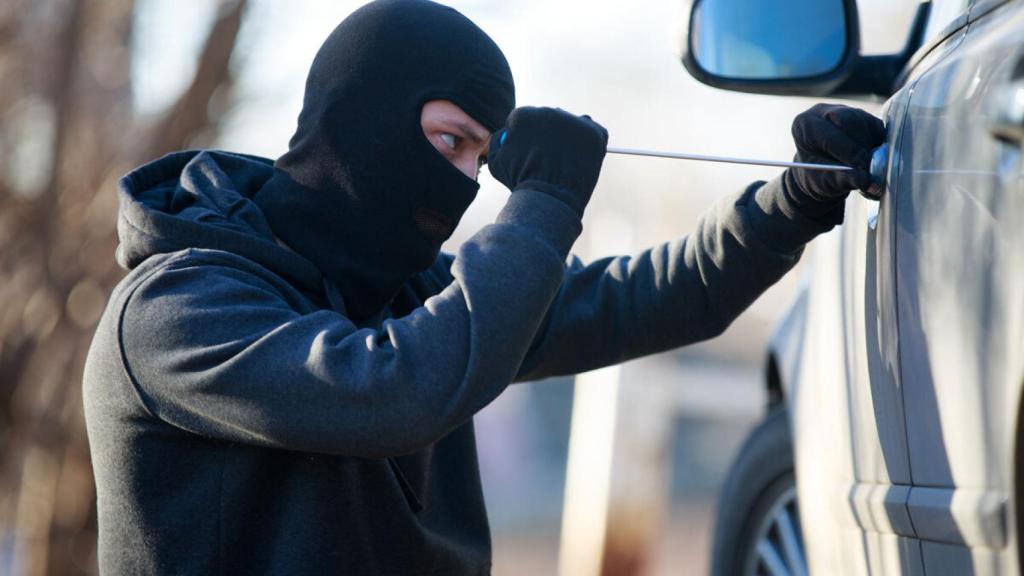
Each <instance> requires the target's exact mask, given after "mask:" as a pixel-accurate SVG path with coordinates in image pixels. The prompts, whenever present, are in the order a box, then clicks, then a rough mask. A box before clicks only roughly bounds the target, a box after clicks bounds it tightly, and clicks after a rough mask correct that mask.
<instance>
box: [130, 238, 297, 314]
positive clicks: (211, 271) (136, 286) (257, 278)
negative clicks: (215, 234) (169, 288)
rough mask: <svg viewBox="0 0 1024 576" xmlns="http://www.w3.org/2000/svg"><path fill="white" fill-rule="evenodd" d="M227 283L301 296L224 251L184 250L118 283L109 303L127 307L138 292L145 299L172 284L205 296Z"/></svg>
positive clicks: (160, 256)
mask: <svg viewBox="0 0 1024 576" xmlns="http://www.w3.org/2000/svg"><path fill="white" fill-rule="evenodd" d="M172 279H173V280H172ZM228 281H230V282H233V283H238V284H239V285H253V286H259V287H263V288H270V289H272V290H273V291H275V292H280V293H282V294H284V293H287V294H288V295H289V296H292V295H298V294H299V293H300V292H299V291H298V290H297V289H296V288H295V287H294V286H292V284H291V283H289V281H288V280H287V279H286V278H284V277H283V276H281V275H279V274H277V273H276V272H274V271H272V270H270V269H269V268H267V267H265V266H262V265H260V264H259V263H257V262H255V261H253V260H250V259H248V258H246V257H244V256H240V255H238V254H235V253H232V252H227V251H224V250H214V249H206V248H185V249H183V250H178V251H176V252H167V253H163V254H156V255H153V256H150V257H149V258H147V259H146V260H145V261H143V262H142V263H141V264H139V266H137V267H135V268H134V269H133V270H132V271H131V272H129V273H128V275H127V276H125V278H124V279H123V280H121V282H120V283H118V285H117V286H116V287H115V289H114V292H113V294H112V295H111V300H112V301H115V300H121V301H123V302H124V303H125V304H127V303H128V301H129V300H131V299H133V297H135V295H136V294H137V293H139V292H142V293H143V299H146V297H147V293H148V292H149V291H152V290H153V287H154V286H156V287H162V288H166V286H163V285H165V284H173V285H174V289H175V290H181V291H199V292H204V291H208V290H211V289H213V288H214V287H215V286H216V285H218V284H220V283H222V282H228ZM158 290H159V288H158ZM136 299H137V297H136Z"/></svg>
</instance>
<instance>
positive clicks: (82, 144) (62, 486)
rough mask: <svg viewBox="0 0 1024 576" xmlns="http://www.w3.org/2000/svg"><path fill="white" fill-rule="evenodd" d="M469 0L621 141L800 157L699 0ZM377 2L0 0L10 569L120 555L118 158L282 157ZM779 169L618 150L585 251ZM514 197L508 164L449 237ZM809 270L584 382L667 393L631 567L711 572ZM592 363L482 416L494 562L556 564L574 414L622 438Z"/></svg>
mask: <svg viewBox="0 0 1024 576" xmlns="http://www.w3.org/2000/svg"><path fill="white" fill-rule="evenodd" d="M448 3H449V4H450V5H452V6H454V7H455V8H457V9H459V10H460V11H462V12H463V13H464V14H466V15H467V16H468V17H469V18H471V19H472V20H474V21H475V22H476V23H477V24H479V25H480V26H481V27H482V28H483V29H484V30H486V31H487V32H488V33H489V34H490V35H491V36H492V37H493V38H494V39H495V40H496V41H497V43H498V44H499V45H500V46H501V47H502V48H503V50H504V51H505V53H506V55H507V57H508V59H509V62H510V63H511V65H512V70H513V72H514V74H515V77H516V84H517V95H518V103H519V105H553V106H559V107H562V108H565V109H567V110H570V111H572V112H575V113H579V114H583V113H587V114H590V115H591V116H593V117H594V118H595V119H596V120H598V121H599V122H601V123H602V124H604V125H605V126H606V127H607V128H608V130H609V132H610V135H611V136H610V144H611V145H615V146H624V147H639V148H653V149H663V150H676V151H687V152H694V153H700V154H721V155H735V156H746V157H754V158H772V159H780V160H782V159H788V158H789V157H791V156H792V154H793V145H792V142H791V140H790V137H789V125H790V122H791V120H792V118H793V116H795V115H796V114H797V113H799V112H800V111H802V110H803V109H805V108H807V107H808V106H810V105H811V104H812V102H810V101H807V100H801V99H793V98H789V99H784V98H773V97H767V96H748V95H740V94H736V93H729V92H722V91H718V90H714V89H712V88H708V87H706V86H703V85H701V84H698V83H697V82H696V81H695V80H693V79H692V78H690V77H689V76H688V75H687V74H686V73H685V71H684V70H683V67H682V66H681V65H680V63H679V61H678V57H677V52H678V50H677V44H678V41H679V36H680V34H679V31H680V29H681V26H682V24H683V22H684V15H685V14H686V13H687V11H688V7H687V6H686V4H685V3H684V2H683V1H681V0H673V1H664V0H633V1H630V2H622V1H610V0H608V1H603V0H602V1H596V0H591V1H586V2H583V1H571V0H504V1H500V2H499V1H490V0H460V1H453V2H448ZM359 4H361V2H350V1H328V0H317V1H313V0H307V1H302V2H281V1H274V0H224V1H218V0H135V1H132V0H0V574H90V573H94V572H96V558H95V546H96V518H95V502H94V492H93V484H92V470H91V468H90V462H89V452H88V444H87V439H86V437H85V428H84V422H83V417H82V408H81V387H80V376H81V372H82V365H83V362H84V357H85V353H86V351H87V348H88V345H89V342H90V338H91V336H92V331H93V329H94V326H95V323H96V321H97V320H98V318H99V316H100V314H101V313H102V310H103V307H104V306H105V304H106V297H107V295H108V294H109V291H110V289H111V287H112V286H113V285H114V284H115V283H116V282H117V281H118V279H119V278H120V277H121V276H122V275H123V273H124V272H123V271H122V270H120V269H119V268H118V267H117V265H116V264H115V262H114V259H113V253H114V249H115V247H116V244H117V240H116V232H115V222H116V210H117V201H116V195H115V190H116V184H117V180H118V178H119V177H120V176H121V175H122V174H124V173H125V172H126V171H128V170H129V169H131V168H132V167H134V166H136V165H138V164H140V163H142V162H145V161H148V160H150V159H153V158H156V157H158V156H160V155H162V154H164V153H166V152H169V151H172V150H176V149H181V148H205V147H215V148H224V149H229V150H233V151H238V152H245V153H250V154H258V155H263V156H267V157H271V158H273V157H276V156H278V155H279V154H281V153H282V152H283V151H284V150H285V149H286V147H287V142H288V138H289V136H290V135H291V133H292V130H293V129H294V126H295V118H296V117H297V115H298V112H299V109H300V107H301V101H302V88H303V85H304V81H305V75H306V71H307V69H308V66H309V64H310V62H311V61H312V58H313V55H314V54H315V52H316V50H317V48H318V47H319V44H320V42H321V41H322V40H323V39H324V38H325V37H326V36H327V34H328V33H329V32H330V31H331V29H332V28H333V27H334V26H335V25H336V24H337V22H339V21H340V20H341V19H342V18H344V17H345V16H346V15H347V14H348V13H349V12H351V11H352V10H353V9H354V8H356V7H357V6H358V5H359ZM915 6H916V2H915V1H913V0H905V1H903V2H891V1H885V0H862V1H861V2H859V7H860V13H861V23H862V24H861V26H862V36H863V37H862V44H863V46H864V51H865V52H867V53H884V52H893V51H895V50H896V49H898V48H899V46H898V45H892V43H891V42H890V43H889V44H885V43H883V42H882V39H884V38H902V37H903V33H902V31H904V30H906V29H907V26H908V23H909V20H910V17H911V15H912V12H913V10H914V8H915ZM766 25H770V23H766ZM860 105H861V106H862V107H865V108H867V109H869V110H871V111H873V112H876V113H877V110H878V106H877V104H872V103H866V104H865V103H860ZM775 174H777V170H773V169H769V168H757V167H742V166H734V165H720V164H700V163H691V162H682V161H672V160H658V159H643V158H626V157H613V156H610V157H608V158H607V159H606V161H605V164H604V171H603V173H602V177H601V181H600V183H599V186H598V190H597V191H596V193H595V197H594V200H593V202H592V203H591V207H590V208H589V209H588V212H587V216H586V218H585V220H584V228H585V230H584V234H583V236H582V237H581V238H580V240H579V241H578V243H577V245H576V247H575V249H574V250H575V252H576V253H577V254H579V255H580V256H581V257H583V258H584V259H585V260H587V259H592V258H595V257H599V256H602V255H606V254H610V253H622V252H629V251H637V250H640V249H643V248H644V247H646V246H649V245H652V244H655V243H659V242H664V241H668V240H672V239H675V238H678V237H680V236H682V235H685V234H687V233H688V232H690V231H691V230H692V229H693V228H694V227H695V225H696V222H697V219H698V217H699V215H700V213H701V212H702V211H703V210H704V209H706V208H707V207H708V206H709V205H710V204H712V203H713V202H715V201H716V199H718V198H720V197H722V196H724V195H727V194H730V193H734V192H736V191H738V190H740V189H741V188H743V187H744V186H745V185H746V184H747V183H749V182H751V181H753V180H756V179H768V178H771V177H773V176H774V175H775ZM506 196H507V192H506V191H505V190H503V189H502V188H501V187H500V186H499V185H498V184H497V183H495V182H494V181H493V180H492V179H490V177H489V175H487V174H486V171H485V174H484V175H483V176H482V188H481V192H480V194H479V196H478V199H477V201H476V203H475V204H474V205H473V206H472V207H471V209H470V211H469V213H468V214H467V215H466V217H465V218H464V219H463V222H462V224H461V225H460V228H459V230H458V231H457V232H456V235H455V237H453V238H452V240H451V241H450V242H449V245H448V248H449V249H453V248H455V247H456V246H457V245H458V243H459V242H461V241H462V240H463V239H465V238H466V237H468V236H469V235H471V234H472V233H473V232H474V231H475V230H476V229H477V228H479V227H480V226H481V225H483V224H485V223H487V222H488V221H489V220H490V219H491V218H493V216H494V215H495V214H496V213H497V211H498V209H499V208H500V207H501V206H502V204H503V202H504V200H505V198H506ZM799 274H800V271H799V269H798V270H797V271H794V272H793V273H791V274H790V275H789V276H787V277H786V278H785V279H784V280H783V281H782V282H780V283H779V284H778V285H777V286H775V287H774V288H772V289H771V290H770V291H769V292H768V293H767V294H766V295H765V296H764V297H763V298H761V300H759V301H758V302H757V303H756V304H755V305H754V306H753V307H752V308H751V309H750V310H749V311H748V312H747V313H745V314H744V315H743V316H742V317H741V318H740V319H739V320H738V321H737V322H736V323H735V324H734V325H733V327H732V328H730V329H729V331H728V332H727V333H726V334H725V335H723V336H721V337H720V338H717V339H715V340H714V341H712V342H708V343H704V344H700V345H697V346H693V347H690V348H687V349H683V350H679V351H677V352H672V353H669V354H664V355H660V356H656V357H651V358H647V359H644V360H641V361H636V362H632V363H630V364H628V365H626V366H623V367H622V368H621V369H617V370H614V371H612V372H605V373H603V374H600V375H596V376H595V375H587V376H583V377H581V378H578V379H577V381H578V382H577V383H578V384H579V385H580V386H581V388H582V387H584V386H587V385H588V382H590V381H593V382H595V384H594V387H595V388H594V389H597V387H599V386H606V385H607V384H608V383H609V382H611V383H612V385H613V386H615V387H616V388H615V390H617V392H616V394H617V396H612V399H613V401H614V402H615V403H616V406H617V408H615V409H614V410H613V411H612V414H614V415H618V416H621V417H622V418H624V420H623V421H619V422H617V425H619V426H620V427H621V426H623V425H624V424H625V425H628V424H629V423H630V422H637V421H640V422H642V421H644V420H645V418H646V417H647V416H648V415H649V414H650V415H651V418H652V419H653V420H654V421H657V422H663V424H662V425H661V426H662V428H661V430H660V432H659V433H658V434H659V436H658V437H659V438H661V439H662V440H660V441H659V442H657V443H656V444H655V448H656V449H655V451H654V452H653V453H652V454H648V455H647V457H648V461H649V462H651V463H653V465H652V466H651V470H653V471H654V472H653V474H654V475H655V476H656V477H657V478H656V479H655V481H654V482H653V484H652V485H653V486H655V487H656V488H657V490H658V491H659V492H662V493H663V497H659V498H660V500H658V501H661V502H662V504H661V505H659V509H658V511H657V513H656V514H655V522H654V524H655V525H656V526H657V530H655V531H653V532H648V533H645V534H644V538H643V540H642V542H640V544H639V547H640V548H641V549H642V550H643V552H642V554H641V555H640V558H641V560H642V561H641V562H640V565H639V566H635V567H634V569H631V571H629V573H646V574H700V573H704V572H706V570H707V558H708V552H709V546H710V534H711V532H710V531H711V529H712V525H713V520H712V518H713V510H714V506H715V497H716V493H717V490H718V488H719V486H720V484H721V482H722V481H723V479H724V475H725V474H726V471H727V468H728V465H729V463H730V460H731V459H732V458H733V456H734V455H735V452H736V450H737V449H738V447H739V445H740V444H741V443H742V441H743V439H744V436H745V434H746V433H747V432H748V431H749V429H750V427H751V426H752V425H753V424H755V423H756V422H757V421H758V420H759V418H760V417H761V416H762V411H763V407H764V402H765V393H764V390H763V385H762V384H761V381H760V377H761V376H760V371H761V363H762V361H763V355H764V351H765V345H766V342H767V339H768V337H769V335H770V331H771V328H772V325H773V323H774V322H775V321H776V319H777V318H779V316H780V315H781V313H782V312H783V311H784V308H785V306H786V304H787V302H788V300H789V298H790V297H791V295H792V294H793V290H794V288H795V286H796V283H797V280H798V276H799ZM577 383H574V382H573V380H571V379H559V380H553V381H545V382H539V383H532V384H524V385H516V386H513V387H512V388H510V389H509V390H508V391H507V392H506V393H505V394H504V395H503V396H501V397H500V398H499V399H498V400H497V401H495V402H494V403H493V404H492V405H490V406H489V407H487V408H486V409H485V410H484V411H483V412H482V413H480V415H479V416H478V418H477V430H478V435H479V438H478V443H479V449H480V458H481V465H482V473H483V477H484V487H485V492H486V497H487V503H488V509H489V512H490V517H491V523H492V529H493V538H494V547H495V567H494V573H495V574H496V575H513V574H554V573H556V572H557V571H558V566H559V553H560V542H562V541H563V538H562V526H563V506H564V503H565V501H566V478H567V463H568V462H569V460H570V458H569V453H570V436H571V434H570V430H571V429H572V430H575V431H576V437H575V438H573V439H572V443H573V450H574V454H576V453H577V452H579V453H580V454H584V453H585V451H586V449H588V447H589V448H593V449H594V450H597V451H601V450H606V449H607V444H608V442H610V440H609V438H608V437H604V436H601V435H596V436H590V435H588V434H586V430H588V428H587V427H586V426H583V425H579V424H576V423H574V421H573V418H574V416H573V413H572V412H573V400H574V386H575V385H576V384H577ZM586 406H594V404H593V403H591V404H586ZM597 406H599V407H600V406H601V405H600V403H598V404H597ZM582 410H584V409H580V411H582ZM649 411H653V412H649ZM655 413H656V414H655ZM618 416H617V417H618ZM585 417H587V415H586V414H583V415H582V416H581V415H580V414H577V415H576V416H575V418H577V419H580V418H585ZM576 458H580V457H578V456H577V457H576ZM627 460H628V458H627ZM627 464H628V462H626V463H624V464H623V465H627ZM617 465H619V464H618V460H616V459H613V460H611V463H610V465H609V466H605V469H606V471H608V470H611V471H614V469H615V466H617ZM581 469H584V468H581ZM593 481H594V483H596V484H600V483H601V482H602V481H603V480H602V479H601V478H594V479H593ZM588 482H589V479H588V478H587V477H585V476H583V477H579V476H578V477H577V478H575V479H574V480H573V483H572V485H573V486H575V487H576V488H574V490H580V489H581V488H580V487H586V486H588V485H589V484H588ZM581 502H582V501H581ZM577 508H578V506H577ZM571 525H572V524H571V523H569V524H567V526H571ZM570 532H571V531H570ZM567 536H568V537H570V538H571V536H572V535H571V534H569V535H567ZM183 553H187V551H183ZM563 562H564V560H563ZM563 567H564V566H563ZM563 571H564V570H563Z"/></svg>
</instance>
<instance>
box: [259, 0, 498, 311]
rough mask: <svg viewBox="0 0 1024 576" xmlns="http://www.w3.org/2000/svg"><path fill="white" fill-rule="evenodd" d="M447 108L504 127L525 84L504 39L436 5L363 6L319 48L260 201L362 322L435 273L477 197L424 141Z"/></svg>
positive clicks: (280, 232) (281, 233)
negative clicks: (439, 104) (517, 82)
mask: <svg viewBox="0 0 1024 576" xmlns="http://www.w3.org/2000/svg"><path fill="white" fill-rule="evenodd" d="M438 99H440V100H450V101H452V102H454V103H455V104H456V105H458V106H459V107H460V108H462V110H464V111H465V112H466V113H467V114H469V115H470V116H472V117H473V118H474V119H475V120H477V121H478V122H480V123H481V124H482V125H483V126H484V127H486V128H487V129H488V130H489V131H491V132H494V131H495V130H497V129H498V128H500V127H501V126H503V125H504V123H505V119H506V117H507V116H508V115H509V113H510V112H511V111H512V109H513V108H514V107H515V87H514V85H513V82H512V72H511V70H510V69H509V66H508V62H507V61H506V60H505V57H504V55H503V54H502V53H501V50H500V49H499V48H498V46H497V45H496V44H495V43H494V41H493V40H491V39H490V37H488V36H487V35H486V34H485V33H484V32H483V31H482V30H480V29H479V28H478V27H477V26H476V25H475V24H473V23H472V22H471V21H470V20H469V19H468V18H466V17H465V16H463V15H462V14H460V13H458V12H457V11H455V10H454V9H452V8H449V7H446V6H442V5H440V4H435V3H433V2H428V1H426V0H378V1H377V2H372V3H370V4H367V5H366V6H363V7H362V8H360V9H358V10H356V11H355V12H354V13H352V15H350V16H349V17H348V18H346V19H345V20H344V21H342V22H341V24H339V25H338V27H337V28H335V29H334V32H332V33H331V35H330V36H329V37H328V38H327V40H326V41H325V42H324V44H323V46H321V47H320V51H319V52H318V53H317V55H316V59H314V61H313V65H312V67H311V68H310V71H309V78H308V80H307V81H306V94H305V99H304V101H303V106H302V113H301V114H300V115H299V121H298V128H297V129H296V131H295V135H294V136H292V139H291V141H290V142H289V149H288V152H287V153H285V154H284V155H283V156H281V157H280V158H279V159H278V160H277V162H276V163H275V166H276V167H277V168H279V169H280V170H278V171H277V172H276V175H275V176H274V177H273V178H272V179H271V180H270V181H269V182H268V183H267V184H266V185H265V186H264V187H263V188H262V189H261V190H260V191H259V192H258V193H257V195H256V197H255V200H256V202H257V204H259V206H260V208H261V209H262V211H263V212H264V214H265V215H266V217H267V220H268V221H269V223H270V227H271V228H272V229H273V231H274V233H275V234H276V235H277V236H278V237H279V238H280V239H281V240H282V241H284V243H285V244H287V245H288V246H289V247H290V248H292V249H293V250H295V251H296V252H298V253H299V254H301V255H303V256H305V257H306V258H308V259H310V260H311V261H312V262H313V263H314V264H315V265H316V266H317V268H319V269H320V271H321V273H323V275H324V276H325V277H326V278H327V279H328V280H329V281H331V282H332V283H333V284H334V285H336V286H337V287H338V289H339V290H340V291H341V295H342V297H343V298H344V300H345V308H346V310H345V311H346V313H347V314H348V316H349V317H350V318H352V319H353V320H355V321H357V322H360V321H364V320H367V319H369V318H372V317H374V316H375V315H376V314H377V313H378V312H380V311H381V310H382V309H383V308H384V307H385V306H386V305H387V304H388V303H389V302H390V301H391V299H392V298H393V297H394V296H395V294H396V293H397V291H398V289H399V288H400V287H401V285H402V284H403V283H404V282H405V281H407V280H408V279H409V278H410V277H412V276H413V275H415V274H417V273H419V272H421V271H423V270H425V269H426V268H428V267H429V266H430V265H431V264H432V263H433V261H434V260H435V259H436V257H437V254H438V252H439V251H440V248H441V244H442V242H444V241H445V240H446V239H447V238H448V237H449V236H451V233H452V231H453V230H454V229H455V226H456V224H458V222H459V219H460V218H461V217H462V214H463V213H464V212H465V211H466V208H467V207H468V206H469V204H470V203H471V202H472V201H473V198H474V197H475V196H476V192H477V189H478V188H479V186H478V184H477V183H476V182H475V181H474V180H473V179H471V178H469V177H467V176H466V175H465V174H463V173H462V172H461V171H460V170H459V169H458V168H456V167H455V166H454V165H452V164H451V163H450V162H449V161H448V160H447V159H446V158H445V157H444V156H442V155H441V153H440V152H438V151H437V150H436V149H434V147H433V145H431V144H430V142H428V141H427V139H426V137H425V136H424V134H423V129H422V127H421V125H420V111H421V108H422V107H423V104H424V103H425V102H427V101H430V100H438Z"/></svg>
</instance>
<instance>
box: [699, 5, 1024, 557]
mask: <svg viewBox="0 0 1024 576" xmlns="http://www.w3.org/2000/svg"><path fill="white" fill-rule="evenodd" d="M871 25H872V23H871V22H860V23H859V22H858V17H857V10H856V6H855V5H854V2H853V0H695V1H694V3H693V5H692V7H691V18H690V23H689V28H688V36H687V38H686V40H685V42H684V46H685V50H684V63H685V64H686V67H687V69H688V70H689V71H690V72H691V74H693V75H694V76H695V77H697V78H698V79H699V80H701V81H702V82H705V83H707V84H711V85H714V86H718V87H721V88H726V89H732V90H739V91H744V92H760V93H769V94H798V95H808V96H816V97H827V96H835V97H852V98H876V99H885V100H886V101H885V105H884V108H883V115H884V120H885V123H886V126H887V146H888V149H887V151H885V153H884V154H879V157H877V158H876V163H875V166H874V167H873V168H874V170H875V171H876V175H877V176H878V177H879V179H884V182H885V183H886V193H885V195H884V197H883V198H882V200H881V201H880V202H875V201H871V200H867V199H865V198H861V197H855V196H851V198H850V199H849V200H848V202H847V205H846V218H845V223H844V225H843V226H842V227H841V228H840V229H838V230H836V231H834V232H833V233H831V234H829V235H826V236H824V237H821V238H819V239H818V240H816V241H815V243H814V244H815V245H814V247H813V254H812V255H811V256H810V260H811V261H812V264H811V266H810V267H809V268H810V270H809V274H808V278H807V279H806V282H805V283H804V284H803V288H802V290H801V291H800V293H799V296H798V298H797V300H796V302H795V303H794V305H793V307H792V309H791V310H790V312H789V313H788V314H787V315H786V317H785V319H784V320H783V321H782V323H781V325H780V326H779V328H778V329H777V331H776V335H775V337H774V338H773V340H772V344H771V347H770V350H769V360H768V362H767V369H766V385H767V387H768V389H769V392H770V394H769V397H770V398H771V399H772V401H771V405H770V406H769V407H768V415H767V417H766V418H765V420H764V421H763V423H762V424H761V425H760V426H759V427H758V428H757V429H756V430H755V431H754V432H753V434H751V436H750V438H749V439H748V441H747V443H746V445H745V446H744V448H743V449H742V450H741V453H740V455H739V457H738V458H737V460H736V462H735V464H734V465H733V468H732V470H731V473H730V477H729V480H728V481H727V484H726V486H725V488H724V491H723V494H722V497H721V501H720V504H719V511H718V516H717V525H716V533H715V543H714V550H713V555H714V558H713V565H714V567H713V571H714V573H715V574H716V575H732V574H739V575H743V576H746V575H754V574H773V575H775V574H806V573H808V572H810V573H813V574H823V575H841V574H857V575H861V574H873V575H878V574H914V575H917V574H927V575H929V576H934V575H946V574H949V575H986V574H1018V573H1020V565H1021V557H1020V552H1021V550H1022V547H1021V543H1020V538H1021V533H1022V532H1021V529H1020V525H1021V521H1022V510H1024V508H1022V502H1021V501H1020V497H1021V491H1020V487H1021V486H1022V485H1024V484H1022V482H1024V476H1022V473H1024V444H1022V440H1024V426H1022V424H1024V420H1022V403H1021V400H1022V398H1021V391H1022V385H1024V174H1022V163H1021V141H1022V138H1024V0H933V1H932V2H924V3H922V4H921V5H920V7H919V9H918V12H917V17H916V18H915V20H914V23H913V24H912V26H911V27H910V29H908V30H907V31H906V33H907V37H908V41H907V47H906V49H905V50H903V51H902V52H901V53H899V54H893V55H891V56H861V55H860V54H859V47H858V38H859V30H860V26H864V27H865V28H866V27H869V26H871Z"/></svg>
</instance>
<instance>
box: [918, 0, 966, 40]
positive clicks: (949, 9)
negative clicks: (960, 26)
mask: <svg viewBox="0 0 1024 576" xmlns="http://www.w3.org/2000/svg"><path fill="white" fill-rule="evenodd" d="M970 3H971V0H932V13H931V16H930V17H929V18H928V27H927V28H926V29H925V33H924V37H925V41H926V42H927V41H928V40H929V39H931V38H932V37H933V36H935V35H936V34H938V33H939V32H942V30H943V29H944V28H945V27H946V26H948V25H949V23H950V22H952V21H953V20H956V17H957V16H959V15H961V14H963V13H964V12H966V11H967V5H968V4H970Z"/></svg>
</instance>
